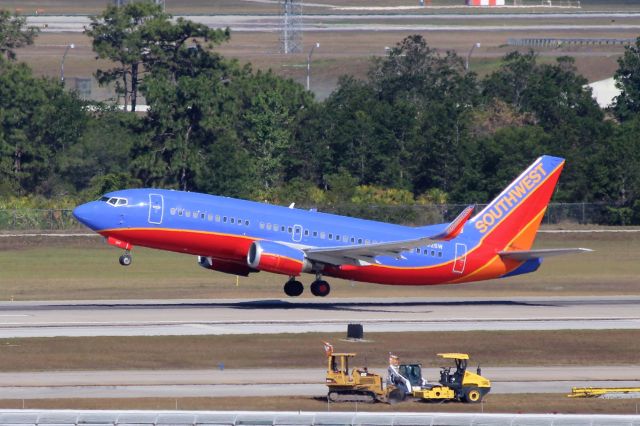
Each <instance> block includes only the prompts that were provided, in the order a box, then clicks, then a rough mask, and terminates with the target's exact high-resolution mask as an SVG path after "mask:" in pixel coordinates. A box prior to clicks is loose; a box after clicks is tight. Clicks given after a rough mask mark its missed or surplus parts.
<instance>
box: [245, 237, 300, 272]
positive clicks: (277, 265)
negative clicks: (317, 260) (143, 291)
mask: <svg viewBox="0 0 640 426" xmlns="http://www.w3.org/2000/svg"><path fill="white" fill-rule="evenodd" d="M247 264H248V265H249V266H250V267H251V268H254V269H258V270H260V271H267V272H274V273H276V274H283V275H290V276H297V275H300V273H301V272H306V271H309V270H311V264H310V263H309V261H308V260H307V258H306V256H305V255H304V252H303V251H302V250H299V249H297V248H293V247H289V246H285V245H284V244H278V243H274V242H271V241H254V242H253V244H251V247H249V253H248V254H247Z"/></svg>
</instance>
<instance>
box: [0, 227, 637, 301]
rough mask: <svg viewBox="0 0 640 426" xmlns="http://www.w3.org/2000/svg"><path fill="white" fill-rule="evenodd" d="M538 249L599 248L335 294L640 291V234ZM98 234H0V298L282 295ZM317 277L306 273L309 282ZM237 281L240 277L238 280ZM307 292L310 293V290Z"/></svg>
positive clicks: (558, 238)
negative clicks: (459, 276)
mask: <svg viewBox="0 0 640 426" xmlns="http://www.w3.org/2000/svg"><path fill="white" fill-rule="evenodd" d="M537 246H538V247H549V248H551V247H589V248H592V249H594V250H596V251H595V252H594V253H588V254H581V255H569V256H562V257H556V258H549V259H547V260H545V263H544V264H543V265H542V267H541V268H540V270H539V271H537V272H535V273H533V274H528V275H523V276H519V277H512V278H509V279H499V280H490V281H484V282H476V283H466V284H460V285H444V286H409V287H405V286H384V285H375V284H368V283H356V282H349V281H345V280H338V279H331V280H330V282H331V284H332V293H331V296H330V297H335V298H343V297H362V296H369V297H407V296H414V297H426V298H429V297H443V296H448V297H460V298H465V297H503V296H513V297H517V296H548V295H554V296H570V295H639V294H640V281H639V280H638V279H637V277H638V276H639V275H640V263H639V262H637V253H640V233H632V234H616V233H606V234H593V235H591V234H541V235H540V236H539V237H538V242H537ZM119 255H120V251H119V250H117V249H115V248H113V247H110V246H108V245H106V244H105V243H104V242H103V241H102V239H100V238H98V237H95V238H91V237H81V238H75V239H74V238H44V239H34V238H17V237H16V238H0V270H2V285H0V300H11V299H13V300H90V299H184V298H191V299H195V298H203V299H210V298H216V299H224V298H273V297H283V293H282V285H283V284H284V281H285V279H286V277H283V276H280V275H275V274H269V273H264V272H261V273H258V274H253V275H251V276H250V277H248V278H239V279H237V278H236V277H235V276H233V275H227V274H222V273H219V272H213V271H209V270H206V269H203V268H200V267H199V266H197V264H196V258H195V256H187V255H182V254H176V253H169V252H163V251H156V250H150V249H144V248H135V249H134V251H133V256H134V261H133V264H132V265H131V266H130V267H127V268H124V267H121V266H120V265H119V264H118V261H117V259H118V256H119ZM311 279H312V277H311V276H310V275H304V276H303V277H302V281H303V282H304V283H306V284H308V283H309V282H310V281H311ZM236 280H237V281H236ZM302 297H312V296H310V294H309V293H308V292H305V294H304V295H303V296H302Z"/></svg>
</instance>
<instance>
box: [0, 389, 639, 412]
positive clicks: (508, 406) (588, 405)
mask: <svg viewBox="0 0 640 426" xmlns="http://www.w3.org/2000/svg"><path fill="white" fill-rule="evenodd" d="M0 408H9V409H12V408H13V409H21V408H28V409H29V408H30V409H36V408H37V409H97V410H176V409H178V410H264V411H274V410H278V411H299V410H300V411H327V410H330V411H334V412H339V411H348V412H353V411H356V410H357V411H368V412H460V413H464V412H466V413H479V412H481V411H483V412H485V413H554V414H558V413H561V414H638V400H637V399H635V400H634V399H626V400H603V399H571V398H567V397H566V396H565V395H563V394H512V395H493V394H489V395H488V396H487V398H486V399H485V401H484V403H483V404H482V405H478V404H461V403H447V404H428V403H420V402H405V403H402V404H397V405H393V406H391V405H387V404H366V405H365V404H359V405H358V406H357V407H356V406H355V404H331V405H327V402H326V401H325V400H324V398H322V397H317V398H312V397H269V398H253V397H252V398H238V397H233V398H120V399H92V398H81V399H34V400H0Z"/></svg>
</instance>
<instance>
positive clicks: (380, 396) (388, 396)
mask: <svg viewBox="0 0 640 426" xmlns="http://www.w3.org/2000/svg"><path fill="white" fill-rule="evenodd" d="M324 347H325V353H326V355H327V377H326V379H325V382H326V384H327V387H328V388H329V393H328V394H327V398H328V399H329V401H331V402H364V403H369V404H371V403H374V402H387V403H390V404H394V403H396V402H399V401H402V400H404V398H405V394H404V392H403V391H402V390H400V389H398V388H397V387H396V386H393V385H388V384H386V383H385V381H384V380H383V378H382V376H380V375H379V374H375V373H372V372H370V371H369V369H368V368H367V367H355V368H353V369H352V370H351V371H349V360H350V359H351V358H354V357H355V356H356V354H355V353H336V352H333V346H331V344H329V343H325V344H324Z"/></svg>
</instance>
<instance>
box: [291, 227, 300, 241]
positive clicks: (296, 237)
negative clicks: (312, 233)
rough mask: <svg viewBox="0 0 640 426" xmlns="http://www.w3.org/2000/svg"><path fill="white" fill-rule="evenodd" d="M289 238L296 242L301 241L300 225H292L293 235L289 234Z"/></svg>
mask: <svg viewBox="0 0 640 426" xmlns="http://www.w3.org/2000/svg"><path fill="white" fill-rule="evenodd" d="M291 239H292V240H293V241H296V242H299V241H302V226H301V225H293V235H291Z"/></svg>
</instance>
